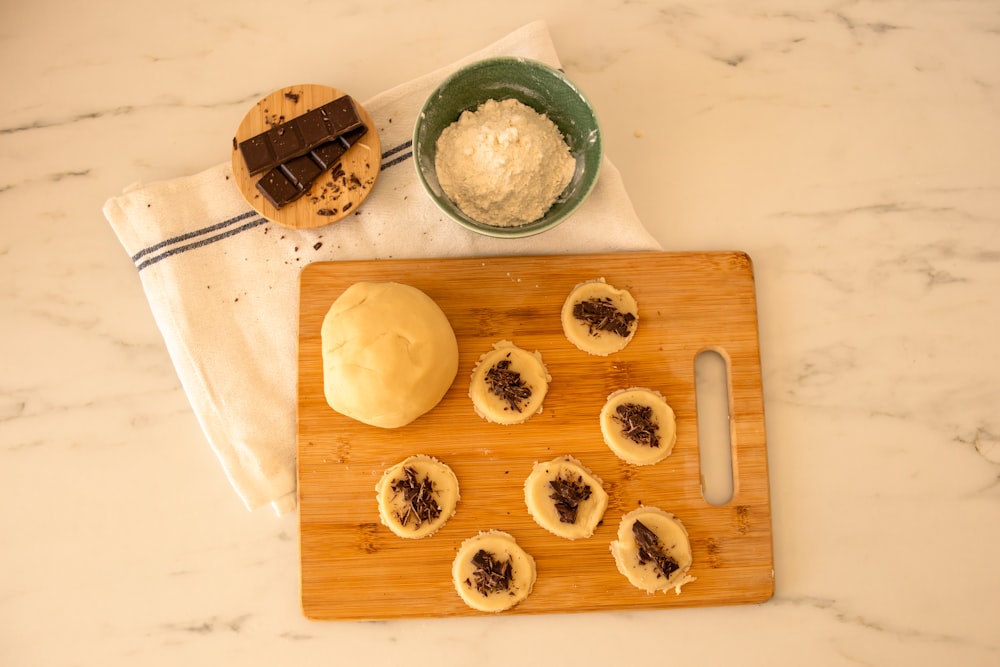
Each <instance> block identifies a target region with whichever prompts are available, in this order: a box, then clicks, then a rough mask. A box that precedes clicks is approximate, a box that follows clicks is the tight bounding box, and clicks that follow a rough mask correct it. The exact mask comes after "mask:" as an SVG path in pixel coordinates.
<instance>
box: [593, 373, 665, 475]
mask: <svg viewBox="0 0 1000 667" xmlns="http://www.w3.org/2000/svg"><path fill="white" fill-rule="evenodd" d="M601 433H602V434H603V435H604V442H605V443H607V445H608V447H610V448H611V451H613V452H614V453H615V454H616V455H617V456H618V458H620V459H622V460H623V461H625V462H627V463H631V464H633V465H637V466H645V465H652V464H653V463H659V462H660V461H662V460H663V459H665V458H667V457H668V456H670V452H672V451H673V449H674V443H676V442H677V421H676V418H675V417H674V411H673V409H672V408H671V407H670V406H669V405H668V404H667V401H666V399H665V398H664V397H663V394H661V393H660V392H658V391H654V390H652V389H645V388H643V387H632V388H630V389H619V390H618V391H616V392H614V393H612V394H611V395H610V396H608V400H607V402H605V404H604V407H603V408H601Z"/></svg>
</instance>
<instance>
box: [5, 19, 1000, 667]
mask: <svg viewBox="0 0 1000 667" xmlns="http://www.w3.org/2000/svg"><path fill="white" fill-rule="evenodd" d="M583 6H584V5H582V4H581V3H577V2H568V1H567V2H546V1H541V2H539V1H537V0H536V1H534V2H525V1H522V0H512V1H510V2H506V3H501V4H497V3H492V4H491V5H489V6H488V9H487V8H486V7H485V6H483V5H478V4H477V3H470V2H457V1H452V0H441V1H434V2H420V3H416V2H414V3H402V2H400V3H394V2H386V1H383V0H373V1H370V2H367V3H357V4H355V3H350V2H331V3H313V2H307V1H305V0H290V1H289V2H285V3H277V4H276V3H267V2H258V1H255V0H242V1H240V2H236V1H235V0H222V1H220V2H213V3H204V2H195V1H193V0H178V1H176V2H171V3H164V2H149V1H148V0H138V1H132V2H121V1H115V0H99V1H97V2H91V3H78V2H68V1H66V0H40V1H38V2H32V3H26V2H21V3H6V4H5V6H4V7H3V8H2V9H0V18H2V21H0V23H2V25H3V28H2V29H0V50H2V61H0V62H2V63H3V65H2V67H0V73H2V77H3V82H4V90H5V91H6V94H5V95H4V96H3V99H2V100H0V206H2V210H3V213H4V215H3V217H4V224H3V226H2V228H0V285H2V287H0V308H2V310H0V312H2V316H3V328H2V330H0V331H2V333H0V336H2V339H0V340H2V345H0V390H2V391H0V489H2V490H3V495H4V496H5V498H6V502H4V503H3V505H2V509H0V529H2V534H3V539H2V541H0V545H2V546H0V566H2V567H0V572H2V574H0V628H2V630H0V663H2V664H4V665H12V666H13V665H18V666H20V665H25V666H27V665H32V666H47V665H66V666H68V665H91V664H100V665H104V666H105V667H110V666H112V665H136V664H139V665H177V664H195V665H201V664H218V663H220V662H224V663H226V664H237V663H238V664H243V665H257V664H260V665H264V664H268V665H270V664H293V665H306V664H327V663H331V661H332V662H334V663H338V664H339V663H346V664H372V665H377V664H390V663H392V664H398V663H399V662H400V661H401V660H402V659H403V658H404V657H406V658H407V659H412V660H413V661H414V664H431V663H433V664H435V665H438V666H440V667H446V666H450V665H456V666H458V665H469V664H477V665H492V664H497V665H499V664H507V663H506V661H507V660H509V659H510V658H514V659H515V660H516V664H536V663H537V664H547V665H552V664H579V665H590V664H593V665H615V664H621V663H622V661H623V660H624V659H625V658H624V657H623V654H624V655H626V656H629V657H631V658H634V659H636V660H639V661H642V662H645V663H649V664H666V663H665V661H666V658H665V656H667V655H669V658H670V660H669V662H670V663H671V664H703V665H722V664H732V663H735V662H737V661H738V662H739V663H740V664H749V665H764V664H767V665H773V664H788V665H802V664H808V665H845V666H846V665H898V664H907V665H943V664H951V665H963V666H974V665H984V666H985V665H997V664H1000V630H998V629H1000V569H998V567H997V564H998V563H1000V416H998V411H997V407H998V406H1000V384H998V382H997V380H996V376H997V371H998V370H1000V355H998V353H997V348H996V345H995V338H996V332H997V331H998V330H1000V307H998V300H997V297H996V289H997V285H998V284H1000V68H998V67H997V63H1000V9H998V6H997V4H996V3H993V2H983V1H975V0H956V1H954V2H944V1H940V2H921V3H908V2H901V1H899V2H893V1H890V2H882V1H880V2H874V1H871V0H859V1H850V0H845V1H836V0H807V1H803V2H791V1H790V0H768V1H766V2H758V3H744V2H738V1H736V0H716V1H714V2H701V1H699V0H694V1H692V2H687V3H672V2H670V3H667V2H653V1H643V0H635V1H630V2H611V1H603V0H596V1H595V2H591V3H587V4H586V5H585V6H586V8H587V9H586V11H583V10H581V9H580V8H581V7H583ZM535 19H542V20H545V21H546V22H547V23H548V26H549V29H550V31H551V35H552V38H553V41H554V42H555V45H556V48H557V49H558V51H559V54H560V57H561V58H562V61H563V65H564V67H565V69H566V71H567V72H568V73H569V74H570V76H571V77H572V78H573V79H574V80H575V81H576V82H577V83H578V84H579V85H580V86H581V87H582V88H583V89H584V90H585V91H586V93H587V94H588V96H589V97H590V98H591V100H592V101H593V102H594V104H595V106H596V108H597V111H598V114H599V116H600V118H601V122H602V127H603V129H604V132H605V137H606V139H605V140H606V151H607V155H608V157H609V158H610V159H611V160H612V161H613V162H614V164H615V165H616V166H617V167H618V169H619V170H620V171H621V173H622V177H623V179H624V182H625V185H626V187H627V190H628V193H629V195H630V196H631V198H632V201H633V204H634V206H635V209H636V212H637V213H638V215H639V217H640V219H641V220H642V221H643V223H644V224H645V225H646V227H647V228H648V229H649V231H650V232H651V233H652V234H653V235H654V236H655V237H656V239H657V240H658V241H659V242H660V243H661V244H662V246H663V247H664V248H665V249H667V250H717V249H739V250H744V251H746V252H747V253H749V254H750V256H751V257H752V258H753V260H754V266H755V271H756V279H757V294H758V313H759V327H760V339H761V357H762V365H763V369H764V370H763V381H764V389H765V406H766V416H767V437H768V453H769V464H770V481H771V499H772V514H773V533H774V563H775V581H776V591H775V595H774V597H773V599H771V600H770V601H768V602H766V603H764V604H760V605H752V606H734V607H712V608H697V609H672V610H664V611H652V612H641V613H600V614H571V615H543V616H508V617H490V618H472V619H452V620H434V619H429V620H420V621H405V622H403V621H400V622H375V623H355V622H330V623H316V622H311V621H308V620H306V619H305V618H303V616H302V614H301V612H300V607H299V599H298V593H299V591H298V569H297V567H298V542H297V537H298V524H297V516H296V514H295V513H292V514H290V515H287V516H282V517H277V516H275V515H274V513H272V512H269V511H267V510H262V511H256V512H248V511H247V510H246V509H245V508H244V506H243V504H242V503H241V502H240V501H239V499H238V498H237V497H236V495H235V494H234V493H233V492H232V489H231V488H230V486H229V485H228V484H227V480H226V479H225V477H224V475H223V473H222V471H221V470H220V467H219V465H218V462H217V461H216V459H215V457H214V455H213V454H212V452H211V451H210V449H209V447H208V446H206V444H205V440H204V437H203V435H202V432H201V430H200V428H199V425H198V423H197V421H196V419H195V417H194V415H193V414H192V411H191V409H190V405H189V403H188V401H187V399H186V397H185V394H184V391H183V390H182V388H181V386H180V383H179V382H178V379H177V375H176V373H175V371H174V368H173V366H172V364H171V361H170V358H169V357H168V355H167V352H166V349H165V347H164V344H163V339H162V337H161V336H160V333H159V331H158V330H157V327H156V325H155V323H154V321H153V319H152V317H151V315H150V311H149V307H148V303H147V301H146V299H145V296H144V293H143V290H142V287H141V285H140V282H139V280H138V278H137V276H136V270H135V266H134V264H133V263H132V261H131V260H130V259H129V257H128V256H127V255H126V253H124V252H123V250H122V247H121V245H120V244H119V242H118V240H117V239H116V238H115V235H114V233H113V232H112V230H111V228H110V227H109V225H108V223H107V221H106V220H105V218H104V217H103V215H102V212H101V207H102V204H103V202H104V201H105V199H106V198H107V197H109V196H112V195H115V194H117V193H118V192H120V191H121V190H122V188H124V187H125V186H127V185H129V184H131V183H133V182H137V181H144V182H149V181H156V180H162V179H171V178H174V177H178V176H183V175H187V174H190V173H194V172H197V171H200V170H202V169H205V168H207V167H210V166H212V165H214V164H216V163H219V162H222V161H224V160H226V159H228V155H229V138H230V137H231V136H232V133H233V128H235V127H236V125H237V124H238V123H239V121H240V119H241V118H242V117H243V115H244V113H245V112H246V110H247V108H248V105H250V104H252V103H253V102H254V101H255V100H257V99H259V97H261V96H262V95H264V94H266V93H267V92H269V91H271V90H274V89H276V88H280V87H282V86H284V85H288V84H289V83H291V82H297V81H316V82H330V83H331V84H335V85H336V86H337V87H339V88H341V89H343V90H348V91H351V93H352V94H353V95H355V96H356V97H358V98H360V99H365V98H368V97H371V96H373V95H375V94H377V93H378V92H380V91H382V90H385V89H388V88H390V87H392V86H395V85H397V84H399V83H401V82H403V81H406V80H408V79H410V78H413V77H415V76H418V75H420V74H423V73H425V72H427V71H430V70H432V69H435V68H437V67H440V66H443V65H446V64H448V63H450V62H452V61H454V60H456V59H458V58H460V57H462V56H464V55H465V54H467V53H469V52H472V51H474V50H477V49H479V48H481V47H483V46H485V45H486V44H488V43H490V42H492V41H494V40H496V39H498V38H500V37H501V36H503V35H504V34H506V33H508V32H510V31H512V30H514V29H516V28H517V27H519V26H521V25H523V24H524V23H526V22H528V21H531V20H535ZM637 633H642V635H643V636H645V637H647V639H643V640H639V639H636V637H638V635H637ZM579 638H585V639H584V640H583V641H581V640H580V639H579ZM650 638H651V639H650Z"/></svg>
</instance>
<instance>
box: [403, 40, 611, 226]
mask: <svg viewBox="0 0 1000 667" xmlns="http://www.w3.org/2000/svg"><path fill="white" fill-rule="evenodd" d="M508 63H510V64H515V65H525V66H528V67H530V68H534V69H537V70H541V71H544V72H546V73H547V74H548V75H550V76H551V77H552V78H553V79H554V80H556V81H558V82H559V83H560V84H561V85H564V86H566V88H568V89H569V90H570V91H572V93H573V94H574V95H575V96H576V97H578V98H579V99H580V100H581V101H582V102H583V105H584V108H586V109H587V110H588V112H589V115H590V117H591V118H592V120H593V123H594V128H595V139H594V142H593V143H594V146H593V147H592V148H591V150H596V151H597V152H596V155H595V156H594V163H595V165H596V167H595V168H594V173H593V177H592V178H590V179H589V180H588V183H587V185H586V188H585V189H584V190H582V191H581V192H580V193H579V196H578V197H577V201H576V203H575V204H573V206H572V207H570V208H564V209H562V210H561V211H559V212H558V213H557V214H556V215H555V216H554V217H552V218H548V219H546V217H545V216H542V218H540V219H538V220H535V221H532V222H527V223H524V224H523V225H516V226H511V227H502V226H497V225H488V224H486V223H481V222H477V221H475V220H472V219H471V218H469V217H468V216H465V215H463V214H462V213H461V212H460V211H457V210H453V209H454V208H455V207H454V206H452V207H448V206H443V205H442V204H441V202H439V201H438V199H439V197H441V198H447V195H446V194H444V193H443V192H442V193H441V195H437V193H435V192H434V188H433V187H432V186H431V184H430V183H429V182H428V180H427V177H426V175H425V173H424V170H423V169H422V168H421V161H420V148H421V146H423V144H424V143H425V142H424V141H422V139H421V136H420V132H421V128H422V126H423V120H424V118H425V114H426V112H427V110H428V109H429V108H430V107H431V106H432V103H433V100H434V98H435V97H437V96H438V94H439V93H440V92H441V91H442V90H444V89H445V88H446V87H447V86H449V85H451V84H453V83H454V82H455V80H457V79H459V78H461V77H463V76H468V75H469V73H471V72H475V71H477V70H480V69H482V68H484V67H489V66H496V65H500V64H508ZM487 99H489V98H487ZM462 111H465V109H463V110H462ZM459 113H460V114H461V112H459ZM411 147H412V151H413V163H414V169H415V170H416V172H417V178H418V180H419V181H420V184H421V186H422V187H423V189H424V192H425V193H426V194H427V196H428V197H429V198H430V199H431V201H432V202H433V203H434V204H435V205H436V206H437V207H438V210H440V211H441V212H442V213H443V214H445V215H446V216H447V217H449V218H450V219H451V220H453V221H454V222H456V223H458V224H459V225H461V226H462V227H465V228H466V229H469V230H471V231H474V232H476V233H478V234H482V235H484V236H491V237H494V238H524V237H527V236H533V235H535V234H540V233H542V232H546V231H549V230H550V229H553V228H555V227H557V226H558V225H560V224H561V223H563V222H565V221H566V219H568V218H569V217H570V215H572V214H573V213H574V212H575V211H576V210H577V209H578V208H579V207H580V205H582V204H583V202H584V201H585V200H586V199H587V197H589V196H590V194H591V192H592V191H593V189H594V187H595V186H596V184H597V181H598V179H599V178H600V171H601V165H602V164H603V162H604V133H603V132H602V130H601V124H600V120H599V119H598V117H597V111H596V109H594V105H593V103H592V102H591V101H590V98H588V97H587V95H586V94H585V93H584V92H583V91H582V90H581V89H580V87H579V86H577V85H576V84H575V83H574V82H573V81H572V80H571V79H570V78H569V77H568V76H567V75H566V73H565V72H564V71H563V70H562V69H561V68H559V67H556V66H554V65H550V64H549V63H546V62H543V61H541V60H537V59H534V58H528V57H525V56H513V55H500V56H489V57H486V58H480V59H478V60H475V61H472V62H470V63H467V64H465V65H462V66H461V67H459V68H458V69H456V70H454V71H453V72H451V73H450V74H449V75H447V76H446V77H445V78H443V79H442V80H441V81H440V82H438V84H437V85H436V86H434V88H433V89H432V90H431V91H430V93H428V95H427V97H426V98H425V99H424V102H423V103H422V104H421V106H420V109H419V111H418V112H417V117H416V120H415V121H414V123H413V132H412V134H411ZM574 157H576V156H574ZM576 159H580V158H579V157H576Z"/></svg>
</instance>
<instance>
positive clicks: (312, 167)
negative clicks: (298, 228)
mask: <svg viewBox="0 0 1000 667" xmlns="http://www.w3.org/2000/svg"><path fill="white" fill-rule="evenodd" d="M366 132H368V128H367V127H365V126H364V125H362V126H361V127H359V128H356V129H354V130H351V131H349V132H346V133H344V134H342V135H341V136H339V137H337V138H336V139H334V140H333V141H328V142H326V143H325V144H323V145H322V146H318V147H316V148H314V149H313V150H311V151H309V152H308V153H306V154H305V155H302V156H299V157H297V158H293V159H291V160H289V161H288V162H283V163H281V164H279V165H278V166H277V167H274V168H273V169H271V170H270V171H269V172H267V173H266V174H264V175H263V176H261V178H260V180H259V181H257V189H258V190H259V191H260V193H261V194H262V195H264V197H265V198H266V199H267V200H268V201H269V202H271V204H272V205H273V206H274V207H275V208H281V207H282V206H285V205H287V204H290V203H292V202H293V201H295V200H296V199H298V198H299V197H301V196H302V195H303V194H305V193H306V191H308V190H309V188H310V187H312V184H313V183H315V182H316V179H317V178H319V177H320V176H321V175H322V174H323V172H324V171H326V170H327V169H329V168H330V167H332V166H333V165H334V164H336V162H337V160H339V159H340V158H341V157H343V155H344V153H346V152H347V149H349V148H350V147H351V146H353V145H354V143H355V142H356V141H357V140H358V139H360V138H361V137H363V136H364V135H365V133H366Z"/></svg>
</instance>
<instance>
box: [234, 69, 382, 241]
mask: <svg viewBox="0 0 1000 667" xmlns="http://www.w3.org/2000/svg"><path fill="white" fill-rule="evenodd" d="M345 94H346V93H344V92H343V91H341V90H338V89H336V88H331V87H329V86H321V85H317V84H311V83H310V84H299V85H295V86H288V87H285V88H281V89H280V90H275V91H273V92H271V93H269V94H268V95H267V96H266V97H264V98H262V99H260V100H258V102H257V103H256V104H255V105H253V107H251V108H250V109H249V110H248V111H247V113H246V115H245V116H244V117H243V120H242V121H241V122H240V125H239V127H237V128H236V134H235V135H234V136H233V146H232V156H231V162H232V169H233V178H234V179H235V180H236V186H237V187H238V188H239V190H240V193H242V195H243V198H244V199H246V201H247V203H248V204H250V206H252V207H253V208H254V210H256V211H257V212H258V213H260V214H261V215H262V216H264V217H265V218H267V219H268V220H271V221H272V222H276V223H278V224H279V225H283V226H285V227H290V228H292V229H313V228H316V227H323V226H325V225H329V224H332V223H334V222H338V221H340V220H342V219H343V218H345V217H346V216H348V215H351V214H353V213H354V212H355V211H357V210H358V208H359V207H360V206H361V203H362V202H363V201H364V200H365V199H367V198H368V195H369V194H371V191H372V188H373V187H374V186H375V181H376V179H378V175H379V171H380V169H381V166H382V143H381V141H380V140H379V134H378V128H376V127H375V122H374V121H373V120H372V117H371V116H370V115H369V114H368V111H367V110H366V109H365V108H364V107H363V106H361V103H360V102H358V100H356V99H355V100H354V106H355V107H356V108H357V110H358V116H359V117H360V118H361V120H362V122H364V124H365V125H366V126H367V127H368V131H367V132H366V133H365V135H364V136H363V137H361V139H360V140H358V141H357V142H356V143H355V144H354V145H353V146H351V148H350V150H348V151H347V152H346V153H345V154H344V156H343V157H342V158H341V159H340V161H339V162H338V163H337V164H338V165H339V167H337V166H335V167H334V168H333V169H330V170H327V171H325V172H323V174H322V175H321V176H320V177H319V178H318V179H316V182H315V183H314V184H313V185H312V187H311V188H310V189H309V190H308V191H307V192H306V193H305V194H304V195H302V196H301V197H299V198H298V199H296V200H295V201H293V202H291V203H290V204H286V205H285V206H282V207H281V208H280V209H278V208H275V207H274V205H273V204H271V202H269V201H268V200H267V199H266V198H265V197H264V196H263V195H262V194H261V193H260V192H259V191H258V190H257V181H259V180H260V177H261V175H260V174H258V175H257V176H251V175H250V173H249V171H248V170H247V165H246V162H245V161H244V160H243V154H242V153H241V152H240V149H239V144H240V142H242V141H245V140H247V139H249V138H251V137H254V136H256V135H258V134H260V133H261V132H266V131H267V130H269V129H271V128H272V127H273V126H275V125H278V124H280V123H283V122H285V121H286V120H291V119H292V118H295V117H296V116H301V115H302V114H304V113H306V112H307V111H310V110H312V109H315V108H317V107H320V106H322V105H324V104H326V103H327V102H332V101H333V100H335V99H337V98H338V97H341V96H342V95H345Z"/></svg>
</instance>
